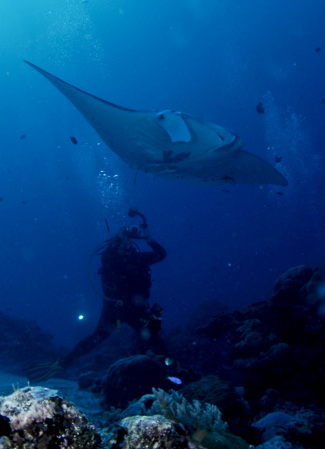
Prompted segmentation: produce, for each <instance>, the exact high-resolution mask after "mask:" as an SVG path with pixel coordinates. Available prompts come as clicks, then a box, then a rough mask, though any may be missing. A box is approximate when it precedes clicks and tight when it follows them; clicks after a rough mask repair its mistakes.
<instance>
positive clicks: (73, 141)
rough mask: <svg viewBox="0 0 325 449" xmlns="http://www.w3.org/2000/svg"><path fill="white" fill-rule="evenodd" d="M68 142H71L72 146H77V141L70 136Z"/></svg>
mask: <svg viewBox="0 0 325 449" xmlns="http://www.w3.org/2000/svg"><path fill="white" fill-rule="evenodd" d="M70 140H71V142H72V143H73V144H74V145H77V143H78V141H77V139H76V138H75V137H73V136H70Z"/></svg>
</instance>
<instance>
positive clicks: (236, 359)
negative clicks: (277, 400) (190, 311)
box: [198, 265, 325, 413]
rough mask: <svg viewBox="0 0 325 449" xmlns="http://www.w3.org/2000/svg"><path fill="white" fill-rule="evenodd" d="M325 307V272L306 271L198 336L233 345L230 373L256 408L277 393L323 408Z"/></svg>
mask: <svg viewBox="0 0 325 449" xmlns="http://www.w3.org/2000/svg"><path fill="white" fill-rule="evenodd" d="M324 304H325V270H324V268H321V269H317V270H312V269H311V268H310V267H308V266H304V265H302V266H299V267H294V268H291V269H290V270H288V271H287V272H286V273H284V274H283V275H282V276H281V277H280V278H279V279H278V280H277V281H276V283H275V286H274V291H273V294H272V296H271V298H270V299H269V300H268V301H262V302H260V303H256V304H252V305H251V306H248V307H245V308H243V309H242V310H240V311H235V312H228V313H223V314H220V315H218V316H216V317H214V318H213V319H212V320H211V321H210V322H209V323H208V324H207V325H205V326H202V327H201V328H199V329H198V332H199V333H204V334H206V335H208V336H210V337H212V338H214V339H216V340H218V339H219V338H221V339H225V338H226V339H227V340H229V341H230V342H231V343H232V348H231V350H230V357H229V358H230V359H231V365H229V368H230V367H231V368H232V369H233V370H234V369H235V370H236V371H237V373H238V374H237V377H238V378H241V383H242V384H243V385H244V387H245V393H246V398H247V399H248V400H249V401H250V403H251V404H254V406H256V405H257V404H259V406H260V407H261V406H262V404H263V401H262V398H263V397H264V396H265V394H266V392H267V391H270V390H274V391H275V392H277V394H278V396H279V397H281V398H282V399H285V400H287V401H292V402H294V403H296V404H301V405H303V404H306V403H310V404H316V405H318V406H320V407H324V406H325V394H324V391H325V390H324V388H323V387H322V386H323V373H324V370H325V351H324V348H325V316H324V314H323V313H322V311H323V308H324ZM220 322H223V325H222V326H220ZM222 341H223V340H222ZM255 413H256V410H255Z"/></svg>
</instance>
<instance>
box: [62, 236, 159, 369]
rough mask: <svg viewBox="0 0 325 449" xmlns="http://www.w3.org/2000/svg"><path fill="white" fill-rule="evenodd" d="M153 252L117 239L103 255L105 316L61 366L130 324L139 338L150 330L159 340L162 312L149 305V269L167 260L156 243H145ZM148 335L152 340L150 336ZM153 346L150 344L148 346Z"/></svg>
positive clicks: (124, 238) (101, 269)
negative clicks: (141, 249)
mask: <svg viewBox="0 0 325 449" xmlns="http://www.w3.org/2000/svg"><path fill="white" fill-rule="evenodd" d="M146 243H147V244H148V245H149V246H150V247H151V249H152V251H144V252H141V251H140V250H139V249H138V248H137V247H136V245H135V244H134V243H133V242H132V241H131V240H130V239H128V238H126V237H122V238H121V237H119V236H115V237H113V238H112V239H110V240H109V241H108V243H107V246H106V249H105V250H104V252H103V253H102V267H101V268H100V269H99V274H100V275H101V278H102V287H103V292H104V297H103V306H102V312H101V315H100V318H99V321H98V324H97V326H96V329H95V331H94V332H93V334H92V335H90V336H89V337H87V338H86V339H84V340H82V341H81V342H79V343H78V344H77V345H76V346H75V348H74V349H73V350H72V351H71V352H70V353H69V354H68V355H67V356H66V357H65V358H64V360H63V361H62V362H61V364H62V365H63V366H68V365H69V364H70V363H71V362H72V361H73V360H75V359H76V358H77V357H80V356H82V355H85V354H87V353H88V352H90V351H91V350H92V349H93V348H95V347H96V346H97V345H99V344H100V343H101V342H102V341H104V340H105V339H106V338H107V337H108V336H109V335H110V334H111V333H112V332H113V331H114V330H115V329H116V328H117V326H118V325H119V323H120V322H124V323H127V324H128V325H129V326H131V327H132V328H133V329H134V330H135V331H136V332H137V333H138V334H140V333H141V331H142V329H148V332H149V334H150V335H151V338H150V341H151V340H156V342H157V340H159V341H160V339H158V338H157V337H158V336H157V334H158V332H159V330H160V327H161V320H160V313H161V309H160V307H159V306H158V305H157V304H154V305H153V306H152V308H150V305H149V303H148V299H149V295H150V287H151V273H150V265H152V264H154V263H157V262H160V261H161V260H163V259H164V258H165V257H166V251H165V249H164V248H163V247H162V246H161V245H160V244H159V243H158V242H156V241H155V240H152V239H146ZM150 335H149V336H150ZM149 344H150V342H149Z"/></svg>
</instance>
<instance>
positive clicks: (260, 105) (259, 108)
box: [256, 102, 264, 114]
mask: <svg viewBox="0 0 325 449" xmlns="http://www.w3.org/2000/svg"><path fill="white" fill-rule="evenodd" d="M256 110H257V112H258V113H259V114H264V106H263V103H261V102H259V103H257V105H256Z"/></svg>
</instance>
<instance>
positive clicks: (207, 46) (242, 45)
mask: <svg viewBox="0 0 325 449" xmlns="http://www.w3.org/2000/svg"><path fill="white" fill-rule="evenodd" d="M324 17H325V3H324V2H323V1H322V0H313V2H312V4H311V3H310V1H307V0H295V1H294V2H293V1H279V0H274V1H272V2H270V1H266V0H251V1H249V2H248V1H244V0H236V1H235V0H223V1H217V0H163V1H157V0H156V1H153V0H137V1H135V0H124V1H122V0H115V1H110V0H84V1H82V0H33V1H30V2H25V1H24V0H15V1H14V2H13V1H12V0H1V2H0V43H1V58H0V76H1V83H0V98H1V107H0V123H1V126H0V141H1V147H0V148H1V149H0V197H1V200H2V201H1V202H0V226H1V233H0V241H1V252H0V264H1V265H0V266H1V271H0V286H1V296H0V310H1V311H3V312H6V313H10V314H12V315H16V316H17V315H19V316H21V317H25V318H32V319H35V320H36V321H37V322H38V323H39V325H40V326H41V327H42V328H43V329H46V330H48V331H49V332H50V333H51V334H52V335H53V336H54V339H55V342H56V343H57V344H60V345H61V344H64V345H68V346H71V345H73V344H74V343H76V342H77V341H78V340H79V339H80V338H83V337H85V336H86V335H88V334H89V333H90V332H91V331H92V330H93V328H94V326H95V325H96V322H97V319H98V316H99V313H100V308H101V298H100V297H99V296H98V295H97V294H96V293H95V292H94V290H93V289H92V287H91V285H90V283H89V280H88V274H87V273H88V268H87V267H88V259H89V256H90V255H91V253H92V251H93V249H94V248H95V247H96V245H97V244H98V243H100V242H101V241H103V240H105V239H106V238H108V237H109V236H110V235H109V234H108V233H107V230H106V227H105V222H104V218H106V219H107V220H108V222H109V225H110V228H111V230H112V232H115V231H117V229H118V228H119V226H121V225H124V224H133V222H132V220H131V219H130V218H128V217H127V211H128V208H129V207H130V206H137V207H138V208H139V210H140V211H141V212H143V213H144V214H145V215H146V217H147V220H148V222H149V225H150V231H151V235H152V237H154V238H156V239H157V240H158V241H159V242H160V243H161V244H163V245H164V246H165V248H166V249H167V252H168V257H167V259H166V260H165V261H163V262H162V263H160V264H158V265H156V266H154V267H153V279H154V282H153V288H152V295H151V298H152V302H154V301H157V302H159V303H160V304H161V305H162V306H163V307H164V310H165V313H164V324H163V325H164V328H165V329H167V330H168V329H170V328H172V327H173V326H175V325H176V324H180V323H182V321H180V317H182V320H184V322H185V320H186V318H187V317H188V315H189V313H190V312H191V311H192V310H193V309H195V307H197V306H198V305H199V304H200V303H201V302H203V301H205V300H207V299H213V298H215V299H217V300H219V301H222V302H224V303H226V304H228V305H229V307H230V308H235V307H236V308H237V307H240V306H241V305H243V304H248V303H251V302H253V301H258V300H263V299H266V298H267V297H269V295H270V293H271V291H272V285H273V283H274V281H275V280H276V278H277V277H278V276H279V275H280V274H281V273H283V272H284V271H285V270H286V269H288V268H289V267H291V266H294V265H299V264H303V263H307V264H310V265H311V266H313V267H315V266H317V265H319V264H321V263H323V262H324V248H325V246H324V243H325V236H324V223H325V212H324V204H325V192H324V190H325V189H324V187H325V180H324V169H325V162H324V158H325V156H324V148H325V139H324V121H325V105H324V104H323V103H322V102H321V99H322V98H325V83H324V79H325V35H324ZM317 48H320V51H318V52H317V51H315V50H316V49H317ZM23 59H27V60H29V61H31V62H33V63H34V64H37V65H39V66H40V67H42V68H44V69H45V70H48V71H49V72H51V73H53V74H55V75H57V76H59V77H60V78H62V79H64V80H65V81H68V82H70V83H72V84H73V85H75V86H78V87H80V88H82V89H84V90H86V91H88V92H90V93H92V94H94V95H97V96H99V97H101V98H104V99H106V100H109V101H111V102H113V103H117V104H119V105H121V106H126V107H129V108H134V109H153V110H159V109H165V108H169V109H175V110H181V111H184V112H186V113H189V114H191V115H193V116H196V117H200V118H203V119H206V120H209V121H212V122H215V123H218V124H220V125H223V126H225V127H227V128H229V129H231V130H232V131H233V132H235V133H237V134H239V135H240V136H241V137H242V138H243V139H244V141H245V149H247V150H248V151H251V152H253V153H255V154H257V155H259V156H261V157H262V158H264V159H266V160H268V161H269V162H270V163H272V164H273V165H275V156H279V157H281V158H282V161H281V163H279V164H277V168H278V169H279V170H280V171H281V172H282V173H283V174H284V175H285V176H286V177H287V179H288V181H289V186H288V187H284V188H279V187H272V186H259V185H248V186H241V185H236V186H235V187H233V186H229V189H228V186H227V190H229V192H225V191H223V189H224V187H219V186H203V187H202V186H192V185H186V184H178V183H173V182H172V181H168V180H164V179H160V178H154V177H152V176H151V175H146V174H144V173H141V172H140V173H138V175H137V178H136V182H134V178H135V172H134V171H132V170H131V169H129V168H128V167H127V166H126V164H125V163H124V162H122V161H121V160H120V159H119V158H118V157H117V156H116V155H115V154H114V153H113V152H112V151H111V150H109V149H108V148H107V147H106V146H105V145H104V143H103V142H102V141H101V140H100V138H99V137H98V136H97V135H96V133H95V132H94V130H93V129H92V128H91V127H90V126H89V125H88V124H87V123H86V122H85V120H84V119H83V117H82V116H81V115H80V114H79V113H78V112H77V111H76V110H75V109H74V107H73V106H72V105H71V104H70V103H69V102H68V101H67V100H66V99H65V98H64V97H63V96H62V95H61V94H60V93H59V92H58V91H57V90H56V89H54V88H53V86H51V85H50V84H49V83H48V81H46V80H45V79H44V78H42V77H41V76H40V75H39V74H38V73H36V72H35V71H33V70H31V68H30V67H28V66H27V65H26V64H24V63H23ZM260 101H261V102H263V104H264V107H265V114H263V115H261V114H257V111H256V109H255V106H256V104H257V103H258V102H260ZM22 136H25V137H24V138H21V137H22ZM70 136H75V137H76V138H77V140H78V145H73V144H72V142H71V141H70ZM278 192H280V193H283V195H280V194H279V193H278ZM133 221H135V222H136V220H133ZM98 263H99V261H98V260H97V258H96V257H94V258H93V259H92V262H91V264H90V270H89V271H90V276H91V279H92V281H93V283H94V284H95V285H96V287H97V288H98V289H99V290H100V283H99V277H98V275H97V268H98ZM80 314H83V315H84V316H85V318H84V320H83V321H80V320H78V315H80Z"/></svg>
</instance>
